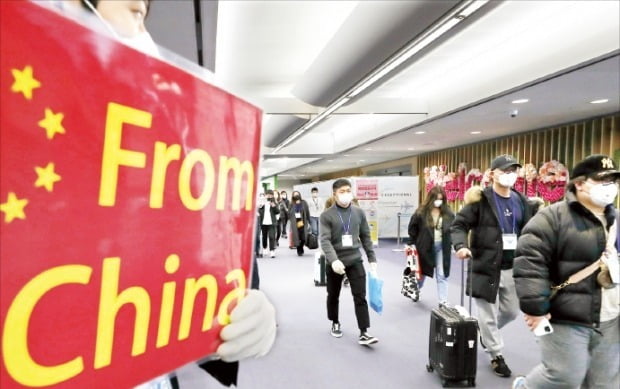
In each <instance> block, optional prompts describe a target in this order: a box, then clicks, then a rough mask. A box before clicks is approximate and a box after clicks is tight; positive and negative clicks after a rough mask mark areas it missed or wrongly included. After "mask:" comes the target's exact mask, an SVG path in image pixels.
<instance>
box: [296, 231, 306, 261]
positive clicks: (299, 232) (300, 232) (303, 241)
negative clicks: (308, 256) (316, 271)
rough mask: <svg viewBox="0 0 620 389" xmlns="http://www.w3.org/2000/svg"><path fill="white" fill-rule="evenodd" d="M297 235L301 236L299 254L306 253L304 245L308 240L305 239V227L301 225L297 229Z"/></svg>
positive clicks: (298, 246) (298, 247)
mask: <svg viewBox="0 0 620 389" xmlns="http://www.w3.org/2000/svg"><path fill="white" fill-rule="evenodd" d="M297 236H298V237H299V244H298V245H297V255H299V256H301V255H304V245H305V244H306V240H305V239H304V237H305V236H306V235H305V231H304V227H299V228H298V229H297Z"/></svg>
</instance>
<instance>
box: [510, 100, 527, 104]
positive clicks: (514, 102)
mask: <svg viewBox="0 0 620 389" xmlns="http://www.w3.org/2000/svg"><path fill="white" fill-rule="evenodd" d="M528 101H530V99H517V100H512V103H513V104H523V103H527V102H528Z"/></svg>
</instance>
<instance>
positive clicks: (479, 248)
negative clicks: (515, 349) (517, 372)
mask: <svg viewBox="0 0 620 389" xmlns="http://www.w3.org/2000/svg"><path fill="white" fill-rule="evenodd" d="M520 167H521V165H520V164H519V162H517V160H516V159H515V158H514V157H513V156H511V155H500V156H498V157H497V158H495V159H494V160H493V162H492V163H491V178H492V179H493V185H492V186H491V187H487V188H485V189H482V188H481V187H479V186H474V187H472V188H471V189H469V190H468V191H467V193H466V195H465V206H464V207H463V209H461V211H460V212H458V213H457V215H456V217H455V219H454V223H453V224H452V227H451V229H450V231H451V237H452V244H453V245H454V249H455V250H456V256H457V257H458V258H460V259H472V261H473V263H472V264H471V265H472V266H473V268H472V274H471V276H472V277H473V280H472V283H470V282H467V284H468V285H472V288H473V290H468V291H467V292H468V294H469V295H471V296H473V297H474V300H475V301H476V305H477V306H478V322H479V325H480V337H481V344H482V346H483V347H484V348H486V351H487V352H488V353H489V354H490V356H491V367H492V369H493V372H494V373H495V374H497V375H498V376H500V377H510V375H511V374H512V372H511V370H510V368H508V365H506V362H505V361H504V357H503V355H502V349H503V348H504V342H503V340H502V337H501V335H500V333H499V330H500V329H501V328H502V327H503V326H504V325H506V324H508V323H509V322H511V321H512V320H514V319H515V318H516V317H517V314H518V313H519V306H518V300H517V294H516V291H515V286H514V280H513V278H512V265H513V259H514V255H515V254H514V253H515V249H516V248H517V237H518V236H519V234H520V233H521V231H522V229H523V226H525V224H526V223H527V222H528V220H529V219H530V218H531V217H532V215H533V213H534V208H533V207H532V206H531V205H530V203H529V202H528V200H527V198H526V197H525V196H523V195H522V194H521V193H519V192H517V191H515V190H514V189H512V186H513V185H514V183H515V182H516V180H517V169H518V168H520ZM470 231H471V232H472V234H471V239H470V238H469V235H468V234H469V232H470ZM470 244H471V246H470Z"/></svg>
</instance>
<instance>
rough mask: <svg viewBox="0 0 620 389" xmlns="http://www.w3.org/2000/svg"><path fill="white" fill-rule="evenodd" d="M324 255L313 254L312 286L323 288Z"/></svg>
mask: <svg viewBox="0 0 620 389" xmlns="http://www.w3.org/2000/svg"><path fill="white" fill-rule="evenodd" d="M325 285H327V281H326V279H325V255H323V254H321V253H320V252H317V253H314V286H325Z"/></svg>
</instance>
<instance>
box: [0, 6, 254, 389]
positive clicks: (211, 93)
mask: <svg viewBox="0 0 620 389" xmlns="http://www.w3.org/2000/svg"><path fill="white" fill-rule="evenodd" d="M0 10H1V12H0V15H1V17H2V20H1V34H0V39H1V50H2V55H1V59H0V96H1V99H2V104H1V110H0V121H1V127H0V137H1V138H0V140H1V142H0V153H1V154H0V211H1V212H0V218H1V220H0V225H1V228H2V230H1V235H0V261H1V262H0V265H1V266H0V288H1V293H0V315H1V316H0V319H1V322H0V328H1V330H2V364H1V366H2V370H1V374H0V380H1V381H0V386H1V387H2V388H22V387H50V386H53V387H63V388H87V387H101V385H102V383H105V387H109V388H122V387H130V386H133V385H135V384H139V383H141V382H145V381H147V380H149V379H151V378H153V377H156V376H158V375H161V374H163V373H166V372H168V371H171V370H173V369H175V368H176V367H178V366H181V365H183V364H185V363H188V362H190V361H192V360H196V359H199V358H201V357H203V356H205V355H207V354H209V353H212V352H213V351H214V350H215V349H216V347H217V346H218V344H219V336H218V335H219V331H220V329H221V328H222V325H224V324H226V322H227V320H228V314H229V313H230V310H231V309H232V308H233V306H234V304H236V303H237V301H238V299H239V298H241V296H242V295H243V291H244V290H245V288H246V287H247V284H248V279H247V278H248V274H249V272H248V271H249V268H250V266H251V253H252V244H253V234H252V230H253V227H254V226H253V223H254V213H255V211H254V197H255V196H254V193H255V190H256V187H255V186H256V174H257V172H256V168H257V164H258V158H259V141H260V118H261V112H260V111H259V110H258V109H257V108H255V107H253V106H251V105H249V104H248V103H246V102H244V101H241V100H239V99H238V98H235V97H234V96H232V95H230V94H228V93H226V92H224V91H222V90H220V89H218V88H216V87H213V86H211V85H209V84H207V83H205V82H203V81H202V80H200V79H198V78H196V77H194V76H192V75H190V74H189V73H187V72H185V71H182V70H179V69H178V68H175V67H173V66H171V65H169V64H166V63H164V62H162V61H160V60H158V59H155V58H152V57H148V56H145V55H143V54H141V53H138V52H136V51H134V50H133V49H130V48H128V47H126V46H125V45H123V44H120V43H117V42H116V41H114V40H113V39H110V38H108V37H105V36H102V35H100V34H98V33H96V32H93V31H91V30H89V29H86V28H84V27H82V26H81V25H79V24H77V23H75V22H73V21H70V20H67V19H65V18H64V17H63V16H61V15H59V14H57V13H56V12H54V11H52V10H49V9H46V8H43V7H41V6H39V5H36V4H33V3H29V2H17V1H1V2H0Z"/></svg>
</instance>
